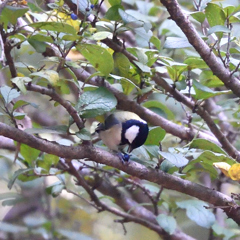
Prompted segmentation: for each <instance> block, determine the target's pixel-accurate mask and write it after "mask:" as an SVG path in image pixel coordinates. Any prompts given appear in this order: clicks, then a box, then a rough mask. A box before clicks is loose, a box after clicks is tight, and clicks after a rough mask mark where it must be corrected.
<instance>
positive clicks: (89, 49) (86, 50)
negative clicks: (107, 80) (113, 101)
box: [76, 44, 113, 76]
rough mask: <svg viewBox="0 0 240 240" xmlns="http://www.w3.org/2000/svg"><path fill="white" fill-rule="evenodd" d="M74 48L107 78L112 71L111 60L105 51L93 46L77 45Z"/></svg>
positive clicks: (110, 56)
mask: <svg viewBox="0 0 240 240" xmlns="http://www.w3.org/2000/svg"><path fill="white" fill-rule="evenodd" d="M76 48H77V49H78V51H80V52H81V54H82V55H83V56H84V57H85V58H86V59H87V60H88V61H89V62H90V63H91V64H92V66H93V67H94V68H96V69H97V70H98V71H100V72H101V73H103V74H104V75H106V76H107V75H108V74H109V73H110V72H111V71H112V70H113V58H112V55H111V54H110V53H109V52H108V51H107V49H105V48H103V47H100V46H98V45H94V44H78V45H77V46H76Z"/></svg>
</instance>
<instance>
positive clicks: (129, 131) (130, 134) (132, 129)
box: [124, 125, 139, 143]
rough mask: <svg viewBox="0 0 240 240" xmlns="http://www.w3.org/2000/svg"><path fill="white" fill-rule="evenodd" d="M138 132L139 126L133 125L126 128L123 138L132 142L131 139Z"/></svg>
mask: <svg viewBox="0 0 240 240" xmlns="http://www.w3.org/2000/svg"><path fill="white" fill-rule="evenodd" d="M138 133H139V126H136V125H133V126H131V127H130V128H128V129H127V130H126V132H125V134H124V135H125V138H126V139H127V140H128V141H129V143H132V142H133V140H134V139H135V138H136V136H137V135H138Z"/></svg>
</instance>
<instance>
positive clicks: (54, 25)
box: [29, 22, 77, 35]
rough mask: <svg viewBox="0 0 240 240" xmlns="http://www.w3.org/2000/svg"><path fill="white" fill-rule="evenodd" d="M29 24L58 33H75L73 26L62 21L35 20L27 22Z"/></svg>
mask: <svg viewBox="0 0 240 240" xmlns="http://www.w3.org/2000/svg"><path fill="white" fill-rule="evenodd" d="M29 26H30V27H32V28H36V29H41V30H47V31H54V32H59V33H68V34H72V35H76V33H77V32H76V30H75V28H74V27H73V26H71V25H69V24H66V23H63V22H61V23H60V22H36V23H32V24H29Z"/></svg>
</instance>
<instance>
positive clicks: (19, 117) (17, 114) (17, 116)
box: [13, 111, 26, 120]
mask: <svg viewBox="0 0 240 240" xmlns="http://www.w3.org/2000/svg"><path fill="white" fill-rule="evenodd" d="M25 116H26V114H25V113H21V112H16V111H14V112H13V117H14V118H15V119H17V120H22V119H24V118H25Z"/></svg>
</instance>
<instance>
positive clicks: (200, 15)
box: [191, 12, 205, 23]
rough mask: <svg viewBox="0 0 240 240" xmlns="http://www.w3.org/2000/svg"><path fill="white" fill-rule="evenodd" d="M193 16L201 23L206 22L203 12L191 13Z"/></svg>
mask: <svg viewBox="0 0 240 240" xmlns="http://www.w3.org/2000/svg"><path fill="white" fill-rule="evenodd" d="M191 16H192V17H193V18H194V19H195V20H197V21H198V22H200V23H203V22H204V20H205V14H204V13H203V12H194V13H191Z"/></svg>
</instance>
